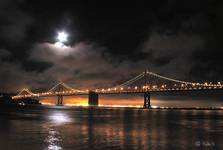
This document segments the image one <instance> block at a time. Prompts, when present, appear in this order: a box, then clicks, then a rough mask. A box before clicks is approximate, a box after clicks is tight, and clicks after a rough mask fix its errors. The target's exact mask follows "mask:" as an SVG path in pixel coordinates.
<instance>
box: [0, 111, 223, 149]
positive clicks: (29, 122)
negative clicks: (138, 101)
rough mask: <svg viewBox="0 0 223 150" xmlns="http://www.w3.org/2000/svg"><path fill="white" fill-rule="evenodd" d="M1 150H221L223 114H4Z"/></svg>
mask: <svg viewBox="0 0 223 150" xmlns="http://www.w3.org/2000/svg"><path fill="white" fill-rule="evenodd" d="M0 149H1V150H14V149H16V150H20V149H21V150H62V149H64V150H74V149H75V150H77V149H91V150H93V149H126V150H130V149H139V150H143V149H151V150H155V149H158V150H162V149H165V150H174V149H181V150H193V149H219V150H222V149H223V111H222V110H143V109H127V108H125V109H123V108H116V109H114V108H110V109H109V108H97V109H93V108H72V107H51V108H47V107H29V108H19V109H18V108H17V109H16V108H10V109H4V110H3V109H1V110H0Z"/></svg>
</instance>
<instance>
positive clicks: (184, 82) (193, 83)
mask: <svg viewBox="0 0 223 150" xmlns="http://www.w3.org/2000/svg"><path fill="white" fill-rule="evenodd" d="M146 73H147V74H149V75H152V76H155V77H158V78H162V79H164V80H168V81H173V82H177V83H181V84H191V85H199V86H218V84H207V83H206V84H203V83H195V82H187V81H182V80H177V79H173V78H168V77H165V76H162V75H159V74H156V73H153V72H149V71H147V72H146Z"/></svg>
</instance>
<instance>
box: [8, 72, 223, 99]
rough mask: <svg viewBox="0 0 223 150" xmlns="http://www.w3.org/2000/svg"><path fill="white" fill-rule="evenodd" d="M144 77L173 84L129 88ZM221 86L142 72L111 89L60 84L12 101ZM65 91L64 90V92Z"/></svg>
mask: <svg viewBox="0 0 223 150" xmlns="http://www.w3.org/2000/svg"><path fill="white" fill-rule="evenodd" d="M146 75H148V76H153V77H156V78H159V79H163V80H166V81H171V82H174V84H173V85H172V86H168V85H167V84H161V85H159V84H146V85H145V84H144V85H142V86H133V87H132V86H131V85H132V84H133V83H135V82H137V81H138V80H141V79H142V78H144V77H145V76H146ZM59 86H61V87H62V88H63V89H62V90H61V91H56V89H57V88H58V87H59ZM222 88H223V85H222V83H221V82H217V83H216V84H213V82H209V83H208V82H205V83H198V82H187V81H182V80H176V79H173V78H169V77H165V76H162V75H159V74H156V73H153V72H149V71H146V72H142V73H140V74H139V75H137V76H135V77H134V78H132V79H130V80H128V81H126V82H124V83H122V84H120V85H117V86H114V87H111V88H98V89H93V90H89V89H86V90H79V89H74V88H72V87H71V86H68V85H67V84H65V83H63V82H60V83H58V84H56V85H55V86H53V87H52V88H51V89H50V90H49V91H47V92H42V93H33V92H31V91H30V90H29V89H27V88H24V89H22V90H21V91H20V92H19V93H18V94H17V95H16V96H13V97H12V98H13V99H20V98H26V97H44V96H56V95H87V94H88V93H89V92H90V91H94V92H97V93H99V94H113V93H114V94H115V93H144V92H148V91H149V92H165V91H187V90H213V89H222ZM64 89H66V90H64Z"/></svg>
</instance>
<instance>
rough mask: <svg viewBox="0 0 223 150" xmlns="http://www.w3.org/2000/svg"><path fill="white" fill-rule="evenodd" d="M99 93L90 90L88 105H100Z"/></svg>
mask: <svg viewBox="0 0 223 150" xmlns="http://www.w3.org/2000/svg"><path fill="white" fill-rule="evenodd" d="M98 97H99V96H98V93H96V92H93V91H90V92H89V95H88V105H89V106H98Z"/></svg>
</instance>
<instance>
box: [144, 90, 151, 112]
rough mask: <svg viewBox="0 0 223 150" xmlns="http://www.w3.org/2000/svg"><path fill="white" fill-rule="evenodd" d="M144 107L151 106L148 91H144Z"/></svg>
mask: <svg viewBox="0 0 223 150" xmlns="http://www.w3.org/2000/svg"><path fill="white" fill-rule="evenodd" d="M144 108H147V109H149V108H151V105H150V92H146V93H144Z"/></svg>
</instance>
